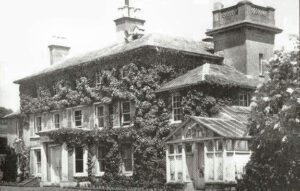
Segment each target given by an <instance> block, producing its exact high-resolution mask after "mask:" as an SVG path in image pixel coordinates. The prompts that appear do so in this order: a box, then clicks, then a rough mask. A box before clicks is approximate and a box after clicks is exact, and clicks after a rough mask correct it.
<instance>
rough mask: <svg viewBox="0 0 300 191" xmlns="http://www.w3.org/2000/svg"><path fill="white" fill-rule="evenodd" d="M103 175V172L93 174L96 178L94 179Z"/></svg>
mask: <svg viewBox="0 0 300 191" xmlns="http://www.w3.org/2000/svg"><path fill="white" fill-rule="evenodd" d="M104 173H105V172H97V173H96V174H95V176H96V177H101V176H103V175H104Z"/></svg>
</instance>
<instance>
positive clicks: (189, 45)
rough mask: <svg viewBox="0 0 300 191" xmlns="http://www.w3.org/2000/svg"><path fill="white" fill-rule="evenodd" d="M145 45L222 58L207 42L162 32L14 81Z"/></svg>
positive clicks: (81, 56)
mask: <svg viewBox="0 0 300 191" xmlns="http://www.w3.org/2000/svg"><path fill="white" fill-rule="evenodd" d="M146 46H153V47H160V48H166V49H172V50H176V51H181V52H186V53H191V54H195V55H201V56H204V57H210V58H215V59H222V57H220V56H217V55H214V54H212V53H210V52H208V49H209V48H210V47H207V46H208V45H207V43H204V42H202V41H195V40H190V39H186V38H182V37H171V36H168V35H162V34H147V35H144V36H142V37H141V38H139V39H136V40H134V41H130V42H128V43H126V42H122V43H116V44H113V45H111V46H108V47H105V48H102V49H99V50H95V51H91V52H89V53H86V54H83V55H80V56H75V57H72V58H69V59H67V60H64V61H62V62H61V63H57V64H55V65H52V66H50V67H48V68H46V69H44V70H42V71H40V72H37V73H35V74H32V75H30V76H27V77H24V78H22V79H19V80H17V81H15V83H20V82H22V81H25V80H28V79H31V78H34V77H37V76H41V75H44V74H49V73H51V72H54V71H58V70H62V69H66V68H71V67H73V66H76V65H80V64H88V63H90V62H91V61H94V60H97V59H100V58H104V57H108V56H112V55H116V54H120V53H124V52H126V51H130V50H134V49H137V48H141V47H146Z"/></svg>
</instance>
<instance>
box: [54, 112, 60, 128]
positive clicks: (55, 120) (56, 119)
mask: <svg viewBox="0 0 300 191" xmlns="http://www.w3.org/2000/svg"><path fill="white" fill-rule="evenodd" d="M53 120H54V127H55V128H56V129H58V128H59V127H60V119H59V114H54V119H53Z"/></svg>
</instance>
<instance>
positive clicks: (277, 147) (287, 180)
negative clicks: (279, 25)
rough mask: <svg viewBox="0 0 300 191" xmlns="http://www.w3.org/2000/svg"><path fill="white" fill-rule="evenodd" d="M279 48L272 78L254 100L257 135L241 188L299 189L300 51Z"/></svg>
mask: <svg viewBox="0 0 300 191" xmlns="http://www.w3.org/2000/svg"><path fill="white" fill-rule="evenodd" d="M296 44H297V45H296V49H295V50H293V51H290V52H285V51H277V52H275V56H274V58H273V59H272V60H271V61H270V63H269V67H270V69H269V75H270V80H269V81H267V82H266V83H264V84H263V85H262V86H260V87H259V88H258V90H257V91H256V93H255V97H254V100H253V103H252V106H253V111H252V114H251V118H250V124H249V128H250V132H251V134H252V135H253V136H254V140H253V145H252V148H251V149H252V150H253V154H252V156H251V160H250V162H249V163H248V164H247V166H246V174H245V175H244V176H243V179H242V180H240V181H239V184H238V189H239V190H243V191H244V190H258V191H260V190H261V191H266V190H270V191H271V190H272V191H273V190H297V188H299V185H300V160H299V159H300V136H299V135H300V56H299V55H300V52H299V48H300V47H299V40H298V41H297V43H296Z"/></svg>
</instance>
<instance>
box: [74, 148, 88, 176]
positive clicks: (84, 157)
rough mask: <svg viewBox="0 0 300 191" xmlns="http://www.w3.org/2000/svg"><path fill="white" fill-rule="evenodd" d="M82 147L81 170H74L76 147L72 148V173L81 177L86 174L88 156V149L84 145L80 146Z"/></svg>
mask: <svg viewBox="0 0 300 191" xmlns="http://www.w3.org/2000/svg"><path fill="white" fill-rule="evenodd" d="M82 149H83V172H76V148H74V152H73V174H74V176H75V177H83V176H87V175H88V173H87V169H88V166H87V158H88V150H87V149H86V148H85V147H82Z"/></svg>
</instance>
